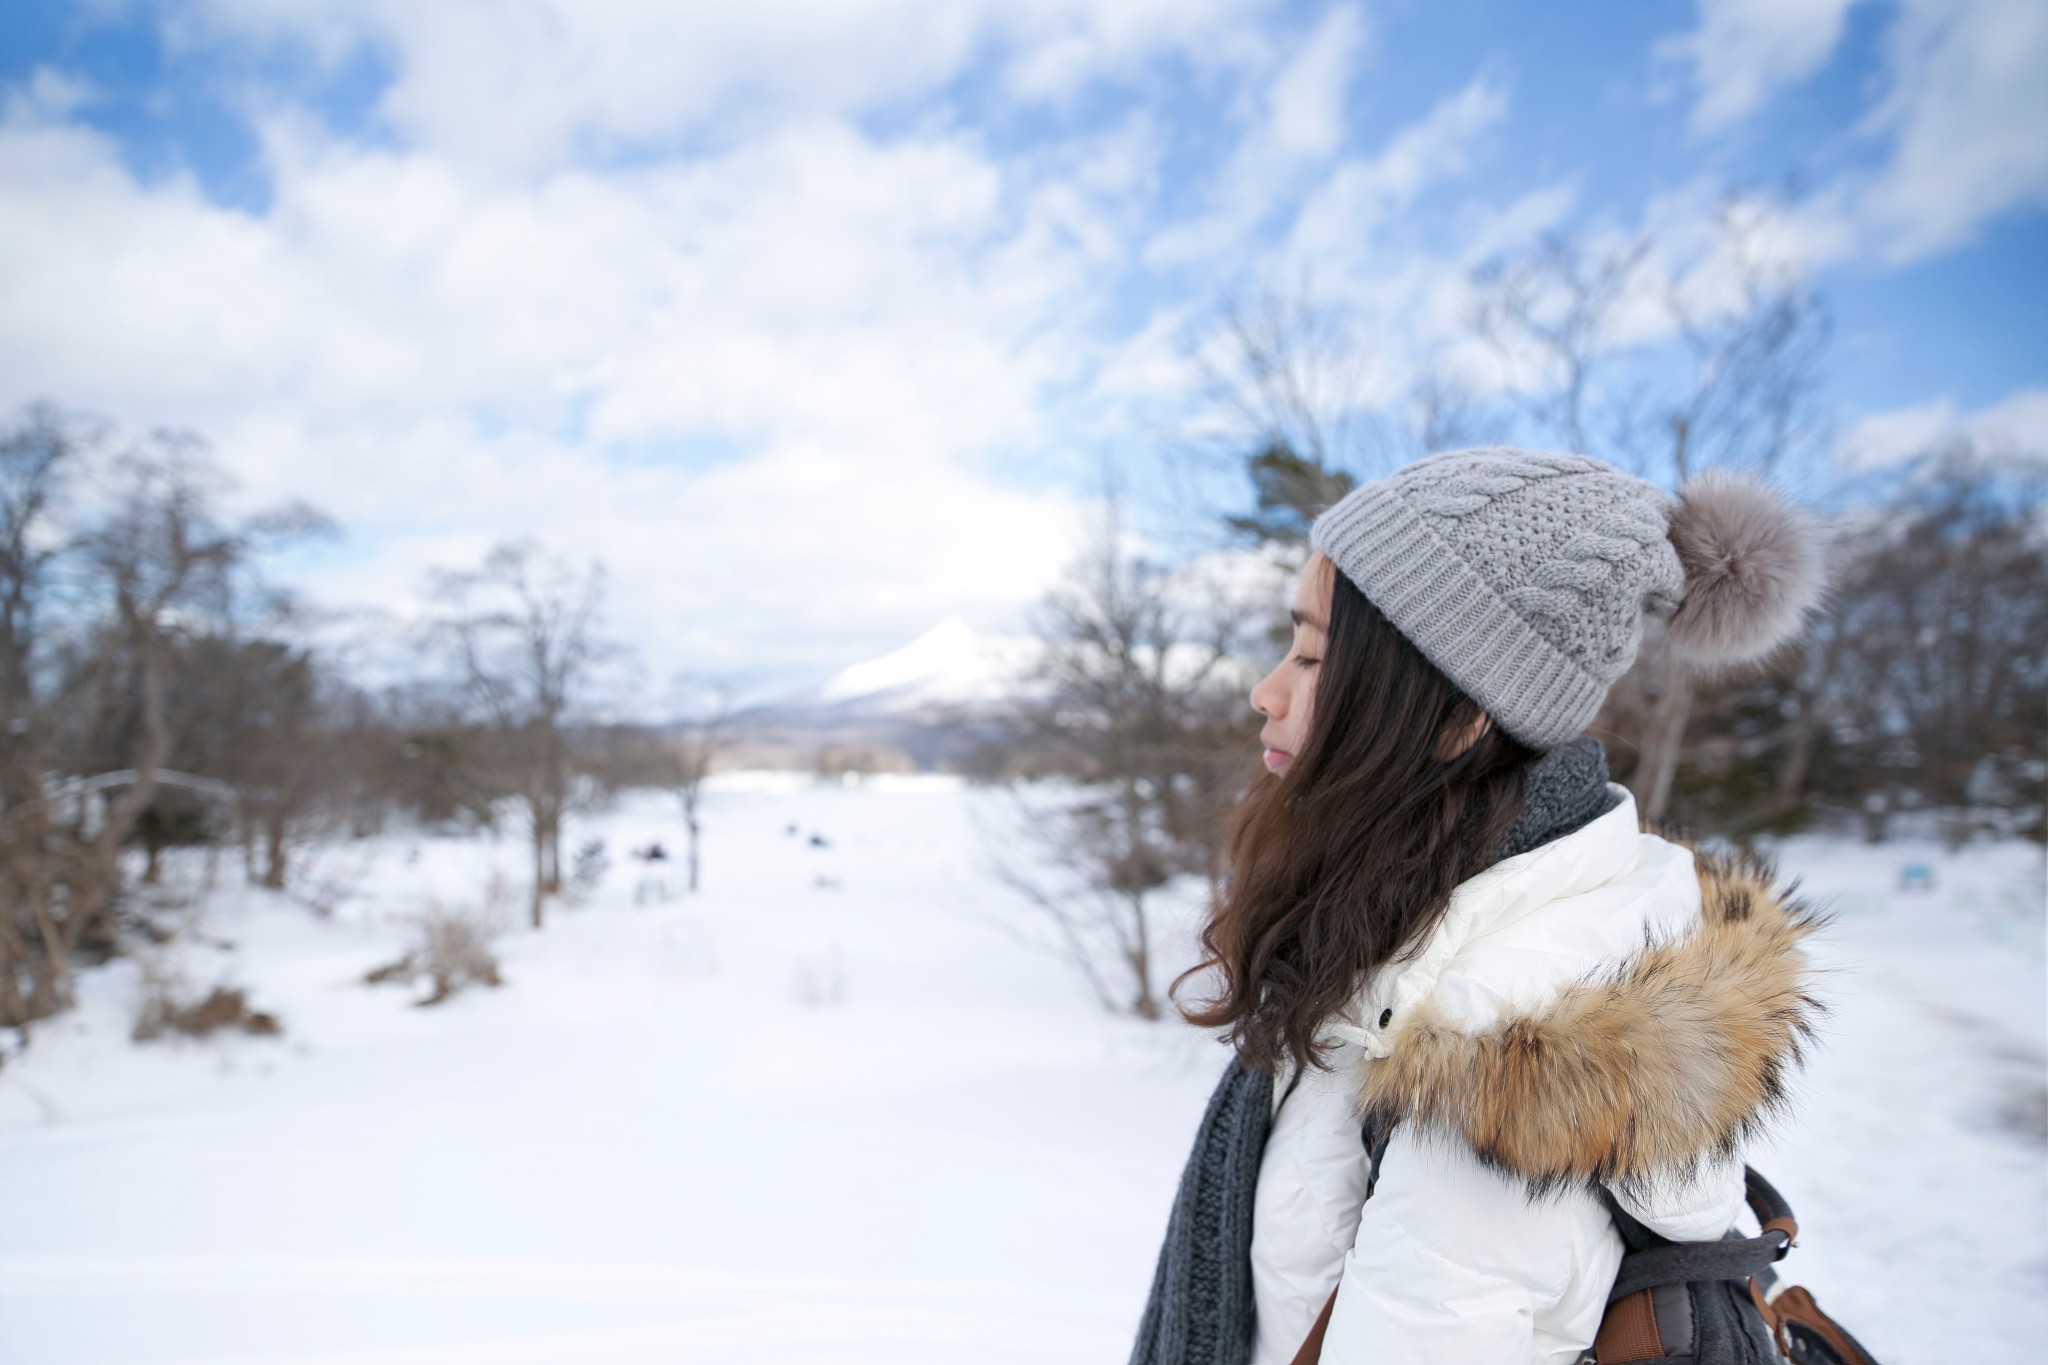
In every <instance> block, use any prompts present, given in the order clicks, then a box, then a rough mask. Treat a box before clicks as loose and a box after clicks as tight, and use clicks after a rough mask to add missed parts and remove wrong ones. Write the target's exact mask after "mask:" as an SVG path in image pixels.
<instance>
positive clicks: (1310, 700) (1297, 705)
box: [1287, 668, 1316, 742]
mask: <svg viewBox="0 0 2048 1365" xmlns="http://www.w3.org/2000/svg"><path fill="white" fill-rule="evenodd" d="M1288 687H1289V691H1288V697H1287V724H1288V727H1289V728H1290V729H1291V730H1293V731H1294V738H1295V740H1296V741H1297V742H1299V741H1300V740H1303V739H1306V738H1308V722H1309V714H1310V712H1311V711H1312V710H1313V709H1314V707H1315V700H1316V675H1315V672H1314V670H1312V669H1305V668H1297V669H1295V670H1294V677H1293V678H1292V679H1291V680H1290V681H1289V684H1288Z"/></svg>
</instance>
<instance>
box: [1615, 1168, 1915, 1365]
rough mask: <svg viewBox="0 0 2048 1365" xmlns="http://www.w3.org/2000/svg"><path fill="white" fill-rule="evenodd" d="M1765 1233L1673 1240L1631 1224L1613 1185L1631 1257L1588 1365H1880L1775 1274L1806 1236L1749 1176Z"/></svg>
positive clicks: (1619, 1227)
mask: <svg viewBox="0 0 2048 1365" xmlns="http://www.w3.org/2000/svg"><path fill="white" fill-rule="evenodd" d="M1743 1181H1744V1184H1745V1185H1746V1186H1747V1187H1748V1195H1749V1208H1750V1212H1752V1213H1754V1214H1755V1215H1756V1220H1757V1223H1758V1224H1759V1226H1760V1227H1761V1229H1762V1231H1761V1232H1760V1233H1759V1234H1758V1235H1757V1236H1755V1237H1743V1236H1740V1235H1739V1234H1737V1233H1734V1232H1730V1233H1728V1234H1727V1236H1725V1237H1723V1238H1722V1239H1721V1240H1720V1241H1718V1242H1672V1241H1668V1240H1666V1239H1665V1238H1663V1237H1660V1236H1658V1235H1657V1234H1656V1233H1654V1232H1652V1231H1650V1229H1648V1228H1646V1227H1644V1226H1643V1225H1642V1224H1641V1223H1639V1222H1637V1221H1636V1220H1635V1219H1634V1218H1633V1217H1631V1216H1630V1215H1629V1214H1628V1212H1627V1211H1626V1210H1625V1209H1623V1208H1622V1207H1621V1205H1620V1204H1619V1203H1618V1202H1616V1200H1615V1198H1614V1196H1613V1195H1612V1194H1609V1193H1608V1192H1607V1190H1606V1189H1605V1187H1603V1188H1602V1189H1601V1191H1600V1197H1601V1198H1602V1199H1603V1200H1605V1201H1606V1203H1607V1212H1608V1214H1609V1215H1610V1216H1611V1217H1612V1218H1613V1219H1614V1226H1615V1230H1616V1231H1618V1232H1619V1233H1620V1234H1621V1240H1622V1242H1623V1243H1624V1244H1625V1245H1626V1246H1627V1247H1628V1251H1627V1252H1626V1254H1624V1255H1623V1256H1622V1258H1621V1268H1620V1269H1619V1270H1617V1271H1616V1272H1615V1276H1614V1288H1613V1290H1612V1291H1610V1292H1609V1294H1608V1296H1607V1313H1606V1316H1605V1317H1603V1318H1602V1319H1601V1321H1600V1334H1599V1336H1597V1337H1595V1338H1594V1340H1593V1345H1592V1348H1591V1349H1590V1350H1588V1351H1587V1352H1586V1353H1585V1354H1584V1355H1583V1356H1581V1357H1580V1358H1579V1365H1634V1362H1640V1361H1659V1360H1663V1361H1677V1362H1684V1365H1784V1362H1786V1361H1790V1362H1792V1365H1877V1360H1876V1358H1875V1357H1873V1356H1872V1355H1871V1354H1870V1352H1869V1351H1867V1350H1865V1349H1864V1347H1863V1344H1862V1343H1861V1342H1859V1341H1857V1340H1856V1338H1855V1337H1853V1336H1851V1335H1849V1333H1848V1331H1847V1330H1846V1329H1844V1328H1843V1327H1842V1326H1841V1325H1840V1324H1838V1323H1837V1322H1835V1320H1834V1319H1833V1318H1830V1317H1829V1316H1828V1315H1827V1314H1826V1313H1823V1312H1822V1311H1821V1308H1820V1305H1819V1304H1818V1303H1816V1302H1814V1298H1813V1295H1812V1294H1810V1293H1808V1292H1807V1291H1806V1290H1804V1289H1802V1288H1800V1287H1798V1286H1797V1285H1791V1286H1779V1285H1778V1284H1777V1278H1778V1277H1777V1272H1776V1271H1775V1270H1774V1269H1773V1268H1772V1267H1773V1266H1774V1265H1775V1264H1776V1263H1777V1262H1779V1261H1781V1260H1783V1259H1784V1257H1785V1253H1786V1251H1788V1250H1789V1249H1790V1248H1791V1246H1792V1243H1793V1239H1794V1238H1796V1237H1798V1235H1799V1224H1798V1222H1797V1221H1796V1220H1795V1219H1794V1218H1793V1216H1792V1206H1791V1205H1789V1204H1787V1203H1786V1202H1785V1197H1784V1196H1783V1195H1781V1194H1779V1193H1778V1191H1777V1190H1776V1189H1774V1188H1773V1187H1772V1185H1771V1182H1770V1181H1768V1180H1766V1179H1764V1178H1763V1177H1762V1176H1761V1175H1758V1174H1757V1173H1756V1170H1755V1169H1754V1168H1753V1167H1747V1166H1745V1167H1744V1168H1743Z"/></svg>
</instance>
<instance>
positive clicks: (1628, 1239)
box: [1294, 1122, 1878, 1365]
mask: <svg viewBox="0 0 2048 1365" xmlns="http://www.w3.org/2000/svg"><path fill="white" fill-rule="evenodd" d="M1361 1136H1362V1137H1363V1139H1364V1142H1365V1151H1366V1157H1367V1164H1366V1178H1365V1197H1366V1200H1367V1201H1368V1202H1370V1201H1371V1199H1372V1194H1373V1189H1374V1187H1375V1186H1377V1185H1378V1184H1379V1178H1380V1162H1381V1159H1382V1158H1384V1157H1385V1156H1386V1153H1387V1145H1388V1142H1389V1140H1390V1139H1391V1138H1392V1137H1393V1130H1392V1127H1391V1126H1390V1125H1389V1126H1382V1125H1380V1124H1378V1123H1375V1122H1368V1123H1367V1124H1366V1125H1365V1128H1364V1131H1363V1133H1362V1134H1361ZM1742 1175H1743V1183H1744V1185H1745V1186H1746V1188H1747V1192H1748V1197H1749V1208H1750V1212H1752V1213H1754V1214H1755V1215H1756V1220H1757V1223H1758V1225H1759V1226H1760V1228H1761V1231H1760V1233H1759V1234H1758V1235H1757V1236H1755V1237H1744V1236H1741V1235H1740V1234H1738V1233H1735V1232H1729V1233H1728V1234H1727V1235H1726V1236H1724V1237H1723V1238H1722V1239H1721V1240H1720V1241H1718V1242H1673V1241H1669V1240H1667V1239H1666V1238H1663V1237H1660V1236H1658V1235H1657V1234H1656V1233H1654V1232H1652V1231H1650V1229H1648V1228H1647V1227H1644V1226H1643V1225H1642V1223H1640V1222H1638V1221H1637V1220H1636V1219H1635V1218H1634V1217H1632V1216H1630V1214H1629V1213H1628V1211H1627V1210H1626V1209H1624V1208H1622V1207H1621V1205H1620V1203H1619V1202H1618V1201H1616V1199H1615V1198H1614V1196H1613V1195H1612V1194H1609V1193H1608V1192H1607V1189H1606V1187H1605V1186H1602V1187H1601V1190H1600V1197H1601V1198H1602V1199H1603V1200H1605V1201H1606V1203H1607V1212H1608V1214H1609V1216H1610V1217H1612V1218H1613V1219H1614V1226H1615V1230H1616V1231H1617V1232H1619V1233H1620V1234H1621V1240H1622V1243H1623V1245H1625V1246H1626V1247H1627V1248H1628V1250H1627V1251H1626V1252H1624V1253H1623V1255H1622V1258H1621V1266H1620V1268H1619V1269H1618V1270H1616V1271H1615V1275H1614V1288H1613V1289H1612V1290H1611V1291H1609V1293H1608V1295H1607V1312H1606V1315H1605V1316H1604V1317H1602V1318H1601V1320H1600V1333H1599V1335H1598V1336H1596V1337H1595V1338H1594V1339H1593V1344H1592V1345H1591V1346H1590V1347H1588V1348H1587V1350H1586V1352H1585V1354H1583V1355H1581V1356H1580V1357H1579V1359H1578V1365H1640V1363H1641V1362H1654V1361H1670V1362H1673V1365H1788V1362H1789V1365H1878V1362H1877V1358H1876V1357H1875V1356H1873V1355H1871V1354H1870V1352H1869V1351H1867V1350H1865V1349H1864V1348H1863V1344H1862V1343H1861V1342H1859V1341H1857V1340H1856V1338H1855V1337H1852V1336H1850V1335H1849V1333H1848V1331H1847V1330H1846V1329H1844V1328H1843V1327H1842V1326H1841V1325H1840V1324H1838V1323H1837V1322H1835V1320H1834V1319H1833V1318H1830V1317H1829V1316H1828V1315H1827V1314H1826V1313H1823V1312H1822V1311H1821V1309H1820V1305H1819V1304H1818V1303H1816V1302H1814V1298H1813V1295H1812V1294H1810V1293H1808V1292H1807V1291H1806V1290H1804V1289H1802V1288H1800V1287H1799V1286H1797V1285H1789V1286H1778V1284H1777V1278H1778V1276H1777V1272H1776V1271H1775V1270H1773V1269H1772V1267H1773V1266H1774V1265H1776V1264H1777V1262H1779V1261H1781V1260H1783V1259H1784V1258H1785V1253H1786V1252H1787V1251H1788V1250H1790V1249H1791V1247H1792V1243H1793V1239H1795V1238H1796V1237H1798V1235H1799V1224H1798V1222H1797V1221H1796V1220H1794V1218H1793V1216H1792V1206H1791V1205H1790V1204H1787V1203H1786V1202H1785V1197H1784V1196H1783V1195H1781V1194H1779V1193H1778V1191H1777V1190H1776V1189H1774V1188H1773V1187H1772V1185H1771V1182H1770V1181H1768V1180H1765V1179H1764V1178H1763V1177H1762V1176H1760V1175H1758V1174H1757V1173H1756V1170H1755V1169H1754V1168H1753V1167H1749V1166H1745V1167H1743V1168H1742ZM1336 1306H1337V1294H1336V1291H1334V1290H1332V1291H1331V1293H1330V1298H1329V1301H1328V1302H1327V1303H1325V1304H1324V1305H1323V1311H1322V1313H1321V1314H1320V1315H1319V1316H1318V1317H1317V1318H1316V1322H1315V1326H1314V1327H1312V1328H1311V1329H1310V1330H1309V1334H1308V1338H1307V1339H1306V1340H1304V1341H1303V1342H1302V1343H1301V1349H1300V1350H1299V1351H1298V1352H1296V1353H1295V1357H1294V1365H1316V1362H1317V1361H1319V1360H1320V1359H1321V1357H1322V1351H1323V1335H1324V1333H1325V1332H1327V1331H1328V1330H1329V1326H1330V1313H1331V1310H1333V1309H1334V1308H1336Z"/></svg>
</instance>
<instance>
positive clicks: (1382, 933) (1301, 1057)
mask: <svg viewBox="0 0 2048 1365" xmlns="http://www.w3.org/2000/svg"><path fill="white" fill-rule="evenodd" d="M1331 578H1332V579H1333V580H1334V585H1333V587H1332V590H1331V594H1330V626H1329V631H1328V633H1327V640H1328V644H1327V647H1326V648H1325V649H1324V651H1323V658H1322V663H1321V665H1320V670H1319V672H1318V673H1317V676H1316V684H1315V701H1314V704H1313V707H1312V709H1311V713H1310V717H1309V728H1308V736H1307V739H1306V741H1305V742H1304V744H1303V745H1302V749H1301V752H1300V753H1298V754H1296V755H1295V758H1294V761H1293V762H1292V763H1291V764H1289V765H1288V767H1287V769H1286V770H1285V771H1284V772H1282V773H1281V774H1279V775H1278V776H1272V775H1262V776H1261V777H1259V778H1258V779H1257V780H1255V782H1254V783H1253V785H1252V788H1251V790H1250V791H1249V792H1248V793H1247V794H1246V796H1245V797H1244V799H1243V800H1242V801H1241V802H1239V803H1238V806H1237V809H1236V811H1235V814H1234V816H1233V820H1232V826H1231V831H1230V844H1229V858H1230V868H1229V875H1228V877H1227V879H1226V881H1225V885H1224V889H1223V894H1222V896H1221V897H1220V899H1219V903H1218V905H1217V907H1216V910H1215V913H1214V914H1213V915H1212V916H1211V918H1210V920H1209V923H1208V924H1207V926H1206V927H1204V928H1203V930H1202V935H1201V943H1202V949H1203V961H1202V962H1201V963H1200V964H1199V965H1197V966H1196V967H1194V968H1193V969H1191V970H1189V971H1187V972H1185V973H1183V974H1182V975H1181V976H1180V978H1179V979H1178V980H1176V981H1175V982H1174V989H1175V991H1176V992H1178V990H1179V989H1180V987H1181V985H1182V984H1183V983H1184V982H1186V981H1187V980H1188V979H1189V978H1191V977H1194V976H1196V975H1198V974H1200V973H1202V972H1204V971H1206V970H1209V969H1214V971H1215V972H1216V975H1217V976H1218V977H1219V978H1220V982H1221V987H1222V989H1221V991H1220V993H1219V995H1218V996H1217V998H1215V999H1214V1000H1211V1001H1207V1002H1202V1003H1199V1004H1197V1005H1194V1006H1190V1005H1188V1004H1181V1005H1180V1006H1179V1009H1180V1012H1181V1014H1182V1016H1183V1017H1184V1018H1186V1019H1187V1020H1188V1021H1189V1022H1190V1023H1194V1024H1199V1025H1202V1026H1204V1027H1208V1028H1217V1027H1223V1026H1228V1028H1229V1038H1230V1041H1231V1042H1232V1044H1233V1045H1234V1046H1235V1047H1236V1048H1237V1054H1238V1057H1239V1058H1240V1059H1241V1060H1243V1062H1244V1063H1245V1065H1247V1066H1253V1067H1257V1068H1259V1069H1261V1070H1264V1071H1268V1072H1271V1071H1274V1070H1276V1069H1277V1067H1278V1065H1279V1062H1280V1059H1281V1058H1282V1057H1290V1058H1292V1059H1293V1060H1294V1061H1295V1063H1296V1064H1297V1065H1302V1066H1307V1065H1316V1066H1321V1065H1323V1064H1324V1048H1323V1047H1319V1046H1317V1044H1316V1041H1315V1035H1316V1032H1317V1030H1318V1028H1319V1027H1320V1026H1321V1025H1322V1024H1323V1022H1324V1021H1325V1020H1327V1019H1328V1018H1329V1017H1330V1016H1331V1015H1332V1014H1333V1013H1334V1012H1335V1011H1336V1010H1338V1009H1339V1008H1341V1007H1342V1006H1343V1005H1344V1004H1346V1003H1347V1002H1348V1001H1349V1000H1350V999H1351V998H1352V996H1353V995H1354V994H1355V993H1356V992H1357V990H1358V989H1359V988H1360V987H1361V986H1362V985H1363V983H1364V980H1365V978H1366V976H1367V975H1368V974H1369V973H1371V972H1372V971H1373V970H1374V969H1376V968H1378V967H1379V966H1380V965H1381V964H1382V963H1385V962H1387V961H1388V960H1390V959H1391V958H1393V957H1394V956H1395V955H1396V954H1397V953H1400V952H1401V951H1403V950H1404V949H1408V948H1411V947H1415V946H1419V945H1420V944H1421V942H1422V941H1423V940H1424V938H1425V937H1426V936H1427V934H1428V932H1429V931H1430V930H1431V929H1433V928H1434V927H1435V926H1436V924H1437V922H1438V921H1439V920H1440V919H1441V918H1442V917H1443V913H1444V911H1445V909H1446V908H1447V907H1448V906H1449V905H1450V900H1451V892H1452V890H1453V889H1454V888H1456V886H1457V885H1458V883H1459V882H1461V881H1464V880H1465V879H1466V878H1467V877H1469V876H1471V875H1472V874H1473V873H1475V872H1477V871H1479V870H1480V869H1481V868H1483V867H1484V866H1485V865H1486V863H1487V862H1488V861H1490V855H1491V853H1492V851H1493V850H1494V849H1496V848H1497V847H1498V846H1499V845H1500V843H1501V841H1502V839H1503V838H1504V837H1505V836H1506V834H1507V832H1508V830H1509V828H1510V827H1511V826H1512V825H1513V824H1514V822H1515V819H1516V817H1517V816H1519V815H1520V814H1521V811H1522V803H1523V794H1524V778H1525V774H1526V769H1527V765H1528V764H1529V762H1530V761H1531V760H1532V759H1534V758H1535V756H1536V755H1535V753H1534V751H1532V750H1530V749H1529V748H1527V747H1525V746H1524V745H1522V744H1520V743H1517V742H1516V741H1515V740H1514V739H1512V738H1510V737H1509V736H1508V735H1507V734H1505V733H1504V732H1502V731H1501V729H1500V728H1499V727H1498V726H1493V725H1489V726H1488V727H1487V728H1486V731H1485V733H1484V734H1482V735H1481V736H1480V737H1479V738H1478V740H1477V741H1475V742H1474V743H1472V744H1470V745H1468V746H1466V747H1465V748H1464V749H1463V750H1462V751H1461V752H1458V753H1455V754H1450V755H1448V756H1447V755H1446V754H1445V753H1444V749H1445V746H1446V741H1445V737H1446V736H1457V735H1462V734H1464V733H1465V732H1466V729H1467V727H1468V726H1470V725H1471V724H1473V723H1474V722H1475V721H1476V720H1477V718H1478V716H1479V714H1480V708H1479V706H1478V704H1477V703H1475V702H1474V701H1473V700H1472V699H1471V698H1469V697H1467V696H1466V695H1465V694H1464V693H1463V692H1461V691H1459V689H1458V687H1457V686H1456V684H1454V683H1452V682H1451V680H1450V679H1449V678H1447V677H1445V676H1444V675H1443V673H1442V672H1441V671H1440V670H1438V669H1437V667H1436V666H1435V665H1434V664H1432V663H1430V662H1429V660H1428V659H1426V658H1424V657H1423V655H1422V652H1421V651H1420V650H1418V649H1416V648H1415V646H1414V645H1413V644H1410V643H1409V641H1408V639H1407V638H1406V637H1405V636H1403V635H1402V634H1401V632H1400V631H1398V630H1396V629H1395V628H1394V626H1393V624H1392V623H1391V622H1389V621H1388V620H1387V618H1386V617H1385V616H1384V615H1382V614H1381V613H1380V610H1379V608H1377V607H1375V606H1374V605H1373V604H1372V602H1371V601H1370V600H1368V599H1367V598H1366V596H1365V594H1363V593H1361V592H1360V591H1359V590H1358V589H1357V588H1356V587H1355V586H1353V585H1352V583H1351V582H1350V580H1348V579H1347V578H1345V576H1344V575H1343V574H1342V573H1333V574H1331Z"/></svg>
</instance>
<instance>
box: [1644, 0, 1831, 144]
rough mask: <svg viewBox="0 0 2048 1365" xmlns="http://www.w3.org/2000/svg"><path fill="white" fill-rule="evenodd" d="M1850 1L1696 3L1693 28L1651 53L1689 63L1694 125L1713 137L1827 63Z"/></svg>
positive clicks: (1713, 0) (1716, 0)
mask: <svg viewBox="0 0 2048 1365" xmlns="http://www.w3.org/2000/svg"><path fill="white" fill-rule="evenodd" d="M1854 3H1855V0H1700V6H1699V9H1700V22H1699V27H1698V28H1697V29H1694V30H1693V31H1692V32H1690V33H1685V34H1681V35H1678V36H1675V37H1671V38H1667V39H1665V40H1664V41H1662V42H1660V43H1659V44H1658V45H1657V55H1658V56H1659V57H1662V58H1666V59H1675V60H1681V61H1689V62H1690V63H1691V64H1692V67H1693V79H1694V83H1695V84H1696V85H1697V86H1698V87H1699V99H1698V101H1697V102H1696V103H1695V104H1694V105H1693V110H1692V126H1693V128H1694V130H1695V131H1698V132H1702V133H1714V132H1719V131H1721V130H1722V129H1724V128H1727V127H1730V126H1731V125H1733V124H1736V123H1739V122H1740V121H1742V120H1743V119H1745V118H1747V117H1748V116H1749V115H1751V114H1753V113H1755V112H1756V111H1757V110H1758V109H1760V108H1762V107H1763V105H1764V103H1765V101H1767V100H1768V99H1769V98H1770V97H1771V96H1772V95H1773V94H1774V93H1776V92H1777V91H1778V90H1781V89H1783V88H1785V87H1786V86H1790V85H1796V84H1798V83H1799V82H1800V81H1802V80H1804V79H1806V78H1807V77H1808V76H1810V75H1812V74H1813V73H1814V72H1815V71H1818V70H1819V69H1820V68H1821V67H1822V66H1824V65H1826V63H1827V60H1828V58H1829V57H1830V56H1832V55H1833V54H1834V51H1835V47H1836V45H1837V44H1839V43H1840V42H1841V40H1842V29H1843V25H1844V21H1845V20H1846V19H1847V17H1848V13H1849V8H1850V6H1851V5H1852V4H1854Z"/></svg>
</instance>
